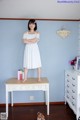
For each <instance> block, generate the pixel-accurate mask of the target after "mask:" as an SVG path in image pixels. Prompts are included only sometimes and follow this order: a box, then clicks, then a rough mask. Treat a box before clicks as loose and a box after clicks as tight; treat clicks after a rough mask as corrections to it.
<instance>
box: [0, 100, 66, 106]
mask: <svg viewBox="0 0 80 120" xmlns="http://www.w3.org/2000/svg"><path fill="white" fill-rule="evenodd" d="M49 104H50V105H63V104H64V101H61V102H50V103H49ZM8 105H9V106H11V103H9V104H8ZM34 105H38V106H39V105H45V102H34V103H14V106H15V107H18V106H34ZM5 106H6V104H5V103H4V104H0V107H5Z"/></svg>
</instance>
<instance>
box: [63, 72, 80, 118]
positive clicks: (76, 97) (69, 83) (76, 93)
mask: <svg viewBox="0 0 80 120" xmlns="http://www.w3.org/2000/svg"><path fill="white" fill-rule="evenodd" d="M66 102H67V103H68V105H69V106H70V108H71V109H72V110H73V112H74V113H75V114H76V119H77V120H78V118H79V117H80V73H79V72H78V71H75V70H68V71H65V104H66Z"/></svg>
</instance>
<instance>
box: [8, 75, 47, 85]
mask: <svg viewBox="0 0 80 120" xmlns="http://www.w3.org/2000/svg"><path fill="white" fill-rule="evenodd" d="M6 84H49V81H48V79H47V78H46V77H43V78H41V81H38V78H28V79H27V80H26V81H23V80H18V79H17V78H10V79H9V80H7V81H6Z"/></svg>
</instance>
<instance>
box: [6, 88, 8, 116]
mask: <svg viewBox="0 0 80 120" xmlns="http://www.w3.org/2000/svg"><path fill="white" fill-rule="evenodd" d="M6 117H7V118H8V90H7V86H6Z"/></svg>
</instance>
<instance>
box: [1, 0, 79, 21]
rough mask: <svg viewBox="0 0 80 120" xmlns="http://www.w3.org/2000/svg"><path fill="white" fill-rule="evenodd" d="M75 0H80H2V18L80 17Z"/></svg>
mask: <svg viewBox="0 0 80 120" xmlns="http://www.w3.org/2000/svg"><path fill="white" fill-rule="evenodd" d="M64 1H66V2H64ZM70 1H71V2H70ZM73 1H80V0H0V18H40V19H80V13H79V12H80V2H79V3H74V2H73Z"/></svg>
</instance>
